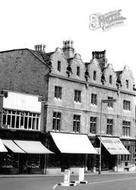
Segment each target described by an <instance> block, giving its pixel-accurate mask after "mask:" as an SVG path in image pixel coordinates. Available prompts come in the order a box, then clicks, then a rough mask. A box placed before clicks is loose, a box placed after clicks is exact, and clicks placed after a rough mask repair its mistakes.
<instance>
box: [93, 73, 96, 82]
mask: <svg viewBox="0 0 136 190" xmlns="http://www.w3.org/2000/svg"><path fill="white" fill-rule="evenodd" d="M93 80H96V71H93Z"/></svg>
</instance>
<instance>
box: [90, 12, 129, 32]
mask: <svg viewBox="0 0 136 190" xmlns="http://www.w3.org/2000/svg"><path fill="white" fill-rule="evenodd" d="M121 11H122V10H121V9H119V10H115V11H111V12H109V13H106V14H103V15H102V14H100V13H96V14H92V15H90V16H89V20H90V23H89V28H90V30H97V29H99V28H101V29H102V30H103V31H106V30H108V29H110V28H112V27H113V26H117V25H121V24H123V23H124V20H126V18H125V17H123V16H122V15H121Z"/></svg>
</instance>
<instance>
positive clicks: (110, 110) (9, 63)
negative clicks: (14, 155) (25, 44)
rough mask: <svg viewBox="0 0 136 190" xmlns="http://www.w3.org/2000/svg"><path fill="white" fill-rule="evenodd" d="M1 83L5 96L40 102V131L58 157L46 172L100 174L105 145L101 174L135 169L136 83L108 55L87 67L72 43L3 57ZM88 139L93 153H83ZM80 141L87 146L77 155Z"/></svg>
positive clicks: (0, 57)
mask: <svg viewBox="0 0 136 190" xmlns="http://www.w3.org/2000/svg"><path fill="white" fill-rule="evenodd" d="M0 80H1V83H0V91H1V92H5V90H8V91H17V92H20V93H27V94H33V95H38V96H40V97H41V101H42V112H41V123H40V130H37V131H35V132H36V133H42V135H43V136H44V138H43V139H44V141H45V144H46V145H47V147H48V148H49V149H50V150H52V151H53V152H55V153H56V154H52V155H49V156H47V157H46V162H47V163H46V166H47V168H48V169H47V172H51V170H50V168H53V169H54V168H55V170H56V171H57V172H61V171H63V169H65V168H67V167H70V168H71V171H75V170H76V167H81V165H82V166H83V165H84V167H85V168H86V170H91V171H94V170H95V169H96V170H98V168H99V164H100V163H99V160H100V159H99V154H96V152H95V149H94V148H96V149H97V150H99V147H100V145H101V146H102V147H101V161H102V162H101V167H102V170H109V169H114V170H118V171H119V170H120V171H124V170H134V169H135V135H136V131H135V106H134V99H135V88H134V78H133V76H132V73H131V71H130V70H129V69H128V68H127V67H124V69H123V70H122V71H114V69H113V67H112V65H111V64H109V63H108V61H107V58H106V51H101V52H97V51H96V52H92V58H91V60H90V62H88V63H84V62H83V60H82V58H81V56H80V54H77V53H75V50H74V48H73V42H72V41H65V42H64V43H63V47H62V48H56V50H55V51H54V52H50V53H46V50H45V46H43V45H36V46H35V50H30V49H18V50H9V51H4V52H0ZM1 126H3V124H2V125H1ZM11 128H12V126H11ZM9 130H11V129H9ZM12 130H13V129H12ZM16 130H17V129H16ZM20 131H21V132H22V133H24V132H25V131H29V132H30V130H25V129H21V130H20ZM33 132H34V131H33V130H31V133H33ZM27 134H28V133H27ZM26 136H27V135H26ZM86 137H87V138H89V139H90V145H89V146H90V149H91V151H92V152H91V151H90V152H88V150H86V151H83V150H85V146H87V144H85V142H86V143H88V142H87V140H88V139H85V138H86ZM72 139H73V140H72ZM75 139H77V141H76V142H75ZM79 139H80V140H81V139H83V141H81V144H83V145H84V146H83V147H80V146H81V144H80V145H79V146H77V149H78V148H79V147H80V148H79V149H80V150H79V152H78V151H76V150H75V149H74V144H76V143H77V142H80V140H79ZM59 140H60V141H59ZM100 142H101V143H100ZM72 143H73V144H72ZM76 145H77V144H76ZM66 146H67V147H66ZM62 149H63V150H62ZM68 149H70V150H69V151H68ZM81 149H82V150H81ZM72 151H73V153H72ZM74 151H75V152H74ZM66 160H67V161H66ZM81 160H82V161H83V162H82V161H81ZM52 171H54V170H52Z"/></svg>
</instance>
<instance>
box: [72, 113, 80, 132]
mask: <svg viewBox="0 0 136 190" xmlns="http://www.w3.org/2000/svg"><path fill="white" fill-rule="evenodd" d="M73 131H74V132H80V115H73Z"/></svg>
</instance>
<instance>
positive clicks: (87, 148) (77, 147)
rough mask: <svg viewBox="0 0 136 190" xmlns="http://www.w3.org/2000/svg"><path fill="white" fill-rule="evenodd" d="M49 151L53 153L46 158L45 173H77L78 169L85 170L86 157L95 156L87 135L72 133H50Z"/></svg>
mask: <svg viewBox="0 0 136 190" xmlns="http://www.w3.org/2000/svg"><path fill="white" fill-rule="evenodd" d="M50 144H52V147H50V150H52V151H53V152H55V153H56V154H54V155H49V157H48V166H49V167H48V168H47V172H48V173H52V172H55V171H56V172H59V173H61V172H64V170H65V169H70V171H71V173H78V170H79V168H80V167H84V168H86V166H87V156H88V155H90V156H91V155H92V156H93V155H94V154H97V152H96V150H95V148H94V147H93V145H92V144H91V142H90V141H89V139H88V136H87V135H84V134H73V133H59V132H50Z"/></svg>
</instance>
